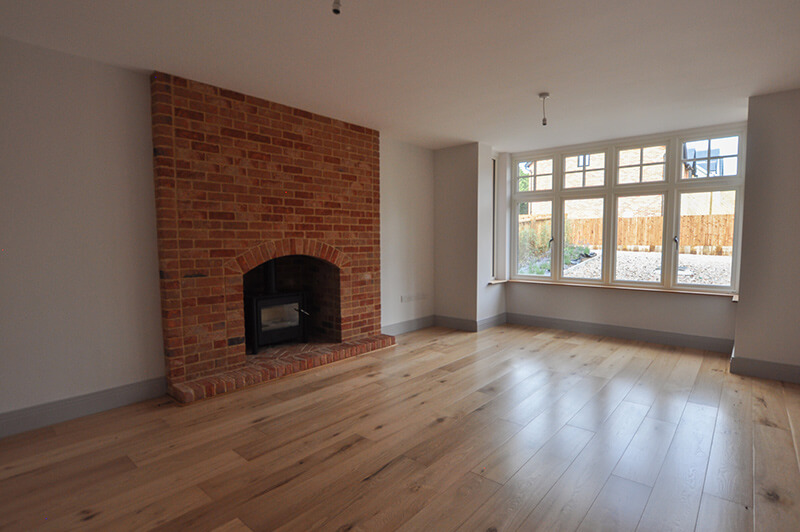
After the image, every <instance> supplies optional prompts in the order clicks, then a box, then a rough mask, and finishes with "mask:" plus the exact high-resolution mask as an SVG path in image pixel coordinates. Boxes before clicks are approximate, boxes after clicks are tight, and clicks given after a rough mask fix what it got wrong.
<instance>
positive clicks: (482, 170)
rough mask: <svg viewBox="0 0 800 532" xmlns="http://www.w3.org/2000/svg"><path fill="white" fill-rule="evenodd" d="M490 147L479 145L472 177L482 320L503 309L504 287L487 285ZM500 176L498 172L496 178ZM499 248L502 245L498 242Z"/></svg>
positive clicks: (489, 272) (490, 227)
mask: <svg viewBox="0 0 800 532" xmlns="http://www.w3.org/2000/svg"><path fill="white" fill-rule="evenodd" d="M492 175H493V171H492V147H491V146H489V145H487V144H479V145H478V167H477V175H476V176H475V179H476V181H477V187H478V206H477V208H478V228H477V229H478V248H477V257H476V259H477V261H478V264H477V268H478V275H477V279H476V282H477V286H476V293H477V296H478V302H477V305H478V310H477V312H478V314H477V319H478V321H479V322H480V321H481V320H485V319H489V318H494V317H495V316H502V315H504V314H505V312H506V295H505V293H506V292H505V287H504V286H503V285H501V284H494V285H490V284H489V281H490V280H491V279H492V242H493V240H494V237H495V234H494V231H493V224H492V218H493V216H494V209H493V205H492V201H493V196H494V194H493V190H492V186H493V182H492V181H493V180H492ZM499 178H500V176H499V175H498V179H499ZM497 245H498V247H505V245H504V243H501V242H498V243H497Z"/></svg>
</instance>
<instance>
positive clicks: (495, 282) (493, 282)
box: [489, 279, 508, 286]
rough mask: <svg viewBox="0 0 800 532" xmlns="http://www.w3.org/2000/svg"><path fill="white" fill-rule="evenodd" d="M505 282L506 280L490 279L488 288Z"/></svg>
mask: <svg viewBox="0 0 800 532" xmlns="http://www.w3.org/2000/svg"><path fill="white" fill-rule="evenodd" d="M507 282H508V279H492V280H491V281H489V286H491V285H493V284H504V283H507Z"/></svg>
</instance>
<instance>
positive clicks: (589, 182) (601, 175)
mask: <svg viewBox="0 0 800 532" xmlns="http://www.w3.org/2000/svg"><path fill="white" fill-rule="evenodd" d="M605 174H606V173H605V171H603V170H592V171H591V172H586V183H585V186H587V187H602V186H603V183H604V182H605Z"/></svg>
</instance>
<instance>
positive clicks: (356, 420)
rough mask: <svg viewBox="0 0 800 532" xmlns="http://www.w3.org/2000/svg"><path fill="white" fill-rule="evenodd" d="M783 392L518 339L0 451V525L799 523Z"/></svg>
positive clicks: (669, 365)
mask: <svg viewBox="0 0 800 532" xmlns="http://www.w3.org/2000/svg"><path fill="white" fill-rule="evenodd" d="M798 437H800V387H796V386H791V385H784V384H781V383H778V382H774V381H764V380H758V379H752V378H742V377H738V376H735V375H731V374H729V373H728V371H727V359H726V358H725V357H722V356H721V355H718V354H714V353H708V352H702V351H696V350H690V349H680V348H673V347H665V346H658V345H651V344H644V343H639V342H632V341H624V340H617V339H612V338H605V337H597V336H588V335H579V334H573V333H566V332H561V331H554V330H546V329H536V328H530V327H520V326H502V327H495V328H492V329H489V330H486V331H483V332H480V333H464V332H456V331H452V330H447V329H437V328H433V329H426V330H423V331H417V332H414V333H409V334H406V335H402V336H399V337H398V345H397V346H396V347H393V348H388V349H384V350H382V351H378V352H373V353H371V354H369V355H364V356H360V357H357V358H354V359H349V360H346V361H342V362H339V363H336V364H332V365H329V366H325V367H322V368H317V369H315V370H312V371H310V372H306V373H303V374H298V375H292V376H290V377H287V378H285V379H280V380H277V381H273V382H269V383H267V384H264V385H262V386H258V387H255V388H251V389H247V390H244V391H241V392H237V393H234V394H231V395H229V396H222V397H218V398H215V399H212V400H209V401H204V402H199V403H197V404H192V405H190V406H184V407H181V406H177V405H176V404H174V403H173V402H172V401H171V400H168V399H162V400H154V401H149V402H145V403H140V404H137V405H132V406H129V407H125V408H119V409H116V410H113V411H109V412H105V413H102V414H98V415H94V416H90V417H86V418H82V419H78V420H74V421H71V422H67V423H63V424H60V425H56V426H52V427H47V428H45V429H41V430H37V431H34V432H30V433H26V434H22V435H19V436H14V437H11V438H7V439H5V440H0V529H2V530H25V531H28V530H38V529H41V530H74V529H80V530H95V529H96V530H114V531H116V530H146V529H151V528H154V529H158V530H170V531H174V530H193V531H194V530H219V531H237V530H254V531H257V530H300V531H305V530H316V529H322V530H396V529H401V530H425V531H446V530H480V531H489V530H498V531H500V530H525V531H528V530H581V531H598V530H614V531H623V530H637V529H638V530H647V531H650V530H677V531H688V530H698V531H700V530H702V531H706V530H720V531H738V530H742V531H747V530H756V531H762V530H763V531H790V530H798V528H799V527H800V471H799V470H798V448H800V446H799V445H798V444H799V443H800V442H799V441H798Z"/></svg>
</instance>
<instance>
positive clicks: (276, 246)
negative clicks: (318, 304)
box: [226, 238, 350, 275]
mask: <svg viewBox="0 0 800 532" xmlns="http://www.w3.org/2000/svg"><path fill="white" fill-rule="evenodd" d="M287 255H307V256H309V257H314V258H317V259H320V260H324V261H326V262H329V263H331V264H333V265H334V266H336V267H337V268H340V269H341V268H343V267H345V266H348V265H349V264H350V257H348V256H347V255H346V254H345V253H344V252H342V251H341V250H339V249H336V248H335V247H333V246H331V245H328V244H326V243H324V242H320V241H319V240H312V239H305V238H284V239H282V240H269V241H267V242H263V243H261V244H259V245H257V246H255V247H253V248H250V249H248V250H247V251H245V252H244V253H242V254H240V255H239V256H238V257H235V258H234V259H233V260H231V261H230V262H229V263H228V264H226V271H227V272H228V273H231V274H242V275H243V274H245V273H247V272H249V271H250V270H252V269H253V268H255V267H256V266H259V265H261V264H263V263H265V262H267V261H268V260H272V259H277V258H279V257H285V256H287Z"/></svg>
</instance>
